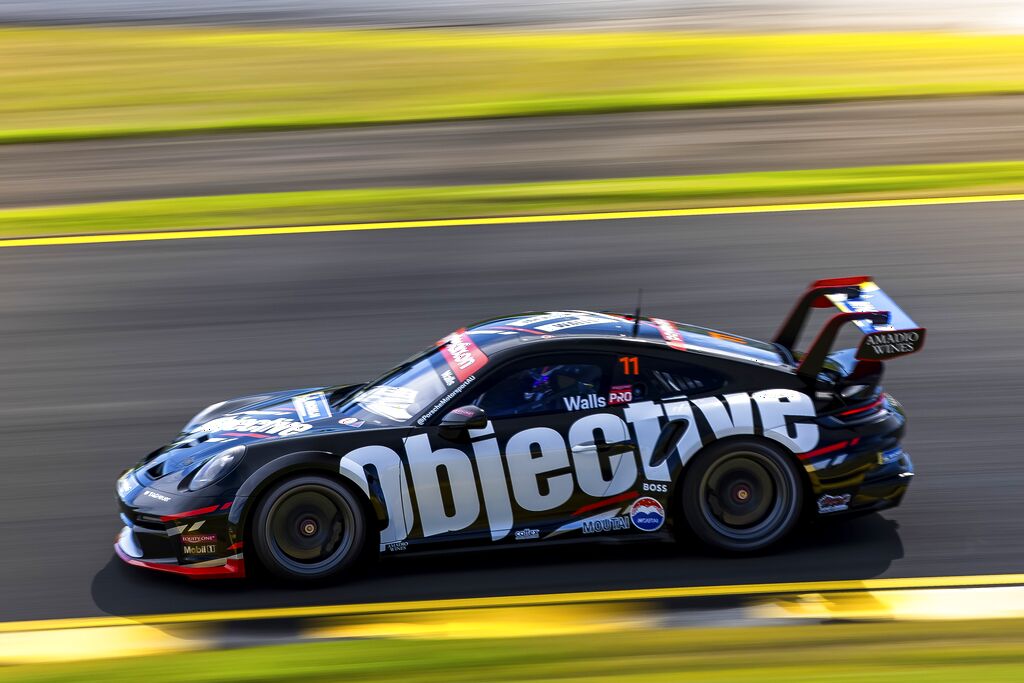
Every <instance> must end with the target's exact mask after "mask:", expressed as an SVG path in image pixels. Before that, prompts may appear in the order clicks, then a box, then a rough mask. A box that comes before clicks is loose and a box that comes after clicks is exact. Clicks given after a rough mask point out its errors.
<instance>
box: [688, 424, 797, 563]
mask: <svg viewBox="0 0 1024 683" xmlns="http://www.w3.org/2000/svg"><path fill="white" fill-rule="evenodd" d="M680 495H681V496H682V501H681V507H682V511H683V515H684V517H685V520H686V523H687V525H688V526H689V528H690V530H691V531H692V532H693V535H694V536H696V537H697V538H698V539H699V540H700V541H702V542H703V543H705V544H707V545H709V546H711V547H712V548H716V549H718V550H722V551H725V552H728V553H752V552H756V551H759V550H763V549H765V548H768V547H769V546H771V545H774V544H775V543H777V542H779V541H781V540H782V539H783V538H785V537H786V536H787V535H788V534H789V533H790V532H791V531H792V530H793V528H794V527H795V526H796V525H797V523H798V522H799V521H800V515H801V511H802V510H803V504H804V503H803V498H804V487H803V481H802V475H801V473H800V471H799V470H798V469H797V466H796V463H795V462H794V459H793V456H792V455H790V454H788V453H787V452H785V451H784V450H782V449H781V448H780V447H778V446H775V445H773V444H769V443H766V442H762V441H754V440H743V441H728V442H725V443H722V444H716V445H712V446H710V447H708V448H707V449H706V450H704V451H703V452H701V453H700V454H698V455H697V456H696V457H695V458H694V460H693V462H691V463H690V465H689V467H688V470H687V472H686V478H685V479H684V480H683V486H682V487H681V491H680Z"/></svg>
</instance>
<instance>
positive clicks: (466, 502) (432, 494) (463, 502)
mask: <svg viewBox="0 0 1024 683" xmlns="http://www.w3.org/2000/svg"><path fill="white" fill-rule="evenodd" d="M405 452H406V453H407V454H408V456H409V469H410V470H411V471H412V483H413V486H414V487H415V489H416V505H417V507H418V508H419V511H420V525H421V526H422V527H423V536H424V537H427V536H436V535H437V534H443V533H446V532H449V531H459V530H460V529H465V528H466V527H467V526H469V525H470V524H472V523H473V522H475V521H476V519H477V517H479V515H480V497H479V496H478V495H477V491H476V477H475V476H474V474H473V464H472V463H471V462H470V461H469V458H467V457H466V454H465V453H463V452H462V451H460V450H458V449H455V448H439V449H437V450H436V451H435V450H432V449H431V447H430V437H429V436H427V435H426V434H417V435H416V436H410V437H409V438H408V439H406V440H405ZM442 467H443V468H444V470H445V474H446V475H447V477H448V483H449V487H448V491H449V492H450V495H451V501H452V505H453V507H454V512H453V514H452V515H451V516H450V517H449V516H448V514H447V513H446V512H445V509H444V498H443V496H444V491H443V490H442V487H441V479H440V470H441V468H442Z"/></svg>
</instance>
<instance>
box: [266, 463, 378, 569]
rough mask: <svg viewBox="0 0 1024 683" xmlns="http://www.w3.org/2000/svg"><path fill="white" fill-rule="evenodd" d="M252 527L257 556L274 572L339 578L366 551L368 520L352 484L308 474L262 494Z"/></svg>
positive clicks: (284, 482)
mask: <svg viewBox="0 0 1024 683" xmlns="http://www.w3.org/2000/svg"><path fill="white" fill-rule="evenodd" d="M251 530H252V543H253V545H254V547H255V550H256V554H257V556H258V557H259V559H260V562H261V563H262V564H263V567H264V568H266V569H267V571H269V572H270V573H271V574H273V575H275V576H278V577H280V578H283V579H287V580H289V581H324V580H326V579H336V578H339V577H341V576H342V575H343V574H344V573H345V572H346V571H348V570H350V569H352V568H353V566H354V565H356V563H357V562H358V560H359V559H360V557H361V556H362V555H363V554H364V552H365V551H366V547H367V538H368V520H367V517H366V513H365V508H364V506H363V505H362V503H361V501H360V500H359V499H358V498H357V497H356V495H355V494H354V493H353V492H352V491H350V490H349V489H348V487H346V486H344V485H343V484H341V483H339V482H337V481H334V480H333V479H330V478H328V477H324V476H319V475H304V476H300V477H295V478H292V479H287V480H285V481H282V482H280V483H278V484H275V485H274V486H272V487H271V488H270V489H269V490H268V491H267V492H266V493H265V494H264V495H263V496H262V497H261V498H260V501H259V504H258V505H257V506H256V511H255V513H254V515H253V520H252V527H251Z"/></svg>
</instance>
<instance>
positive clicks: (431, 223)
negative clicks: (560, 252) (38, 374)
mask: <svg viewBox="0 0 1024 683" xmlns="http://www.w3.org/2000/svg"><path fill="white" fill-rule="evenodd" d="M1019 201H1024V194H1001V195H976V196H959V197H958V196H954V197H914V198H904V199H865V200H850V201H835V202H810V203H800V204H763V205H752V206H720V207H703V208H690V209H652V210H648V211H607V212H597V213H572V214H550V215H527V216H498V217H492V218H445V219H437V220H416V221H388V222H377V223H341V224H335V225H300V226H287V227H263V228H218V229H198V230H177V231H164V232H131V233H115V234H95V235H65V236H53V237H19V238H13V239H3V240H0V248H3V247H43V246H57V245H76V244H110V243H119V242H158V241H164V240H194V239H207V238H215V237H257V236H268V235H301V234H313V233H324V232H354V231H359V230H396V229H401V228H441V227H458V226H486V225H510V224H531V223H565V222H571V221H606V220H622V219H629V218H671V217H681V216H726V215H735V214H757V213H785V212H794V211H835V210H841V209H878V208H893V207H905V206H936V205H944V204H980V203H988V202H1019Z"/></svg>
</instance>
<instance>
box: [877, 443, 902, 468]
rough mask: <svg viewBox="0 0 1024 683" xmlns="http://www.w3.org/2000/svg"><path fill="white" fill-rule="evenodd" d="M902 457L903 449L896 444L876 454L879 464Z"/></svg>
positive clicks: (888, 463)
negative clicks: (894, 446)
mask: <svg viewBox="0 0 1024 683" xmlns="http://www.w3.org/2000/svg"><path fill="white" fill-rule="evenodd" d="M902 457H903V449H902V448H900V447H899V446H897V447H896V448H890V449H889V450H887V451H882V452H881V453H879V454H878V464H879V465H890V464H892V463H894V462H896V461H897V460H899V459H900V458H902Z"/></svg>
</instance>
